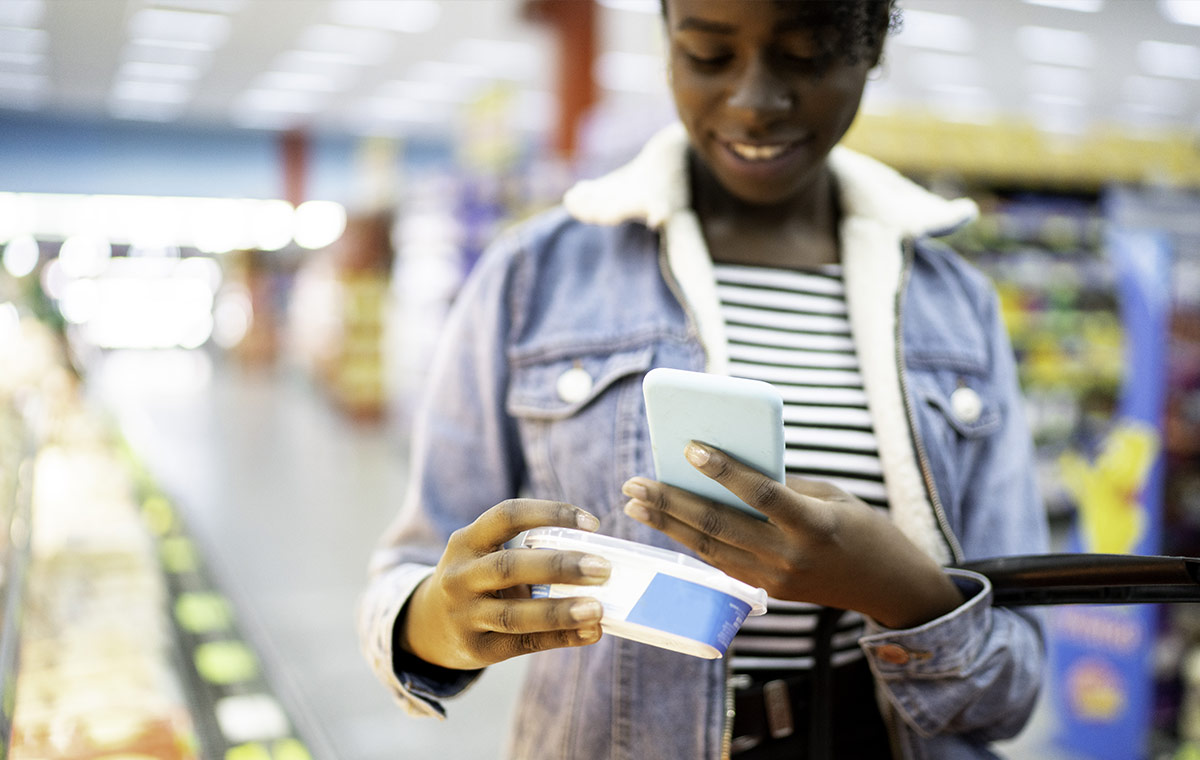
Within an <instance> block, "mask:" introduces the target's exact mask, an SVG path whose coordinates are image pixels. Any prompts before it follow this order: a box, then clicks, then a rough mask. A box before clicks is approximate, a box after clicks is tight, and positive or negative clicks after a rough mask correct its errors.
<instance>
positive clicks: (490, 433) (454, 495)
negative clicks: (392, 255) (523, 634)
mask: <svg viewBox="0 0 1200 760" xmlns="http://www.w3.org/2000/svg"><path fill="white" fill-rule="evenodd" d="M517 239H518V233H516V232H514V233H510V234H509V235H507V236H506V237H505V238H504V239H502V240H501V241H500V242H498V243H497V244H496V245H495V246H493V247H492V249H490V250H489V251H488V252H487V254H485V256H484V257H483V258H482V259H481V260H480V263H479V264H478V265H477V267H476V268H475V270H474V271H473V272H472V274H471V276H470V277H469V278H468V280H467V282H466V284H465V285H464V287H463V289H462V290H461V291H460V293H459V294H458V296H457V297H456V299H455V302H454V305H453V306H452V308H451V310H450V313H449V316H448V318H447V321H446V324H445V326H444V328H443V332H442V333H441V335H440V337H439V347H438V350H437V352H436V354H435V358H434V361H433V364H432V367H431V369H430V373H429V376H428V378H427V380H426V383H427V384H426V388H425V392H424V394H423V397H422V403H421V404H420V406H419V408H418V410H417V412H416V416H415V422H414V428H413V435H412V439H411V443H410V445H411V449H410V458H409V473H408V488H407V492H406V494H405V498H404V503H403V505H402V507H401V509H400V512H399V514H398V515H397V516H396V518H395V519H394V520H393V522H392V523H391V525H390V526H389V527H388V528H387V530H386V531H385V533H384V535H383V537H382V539H381V540H380V542H379V544H378V545H377V547H376V549H375V551H374V552H373V554H372V555H371V558H370V563H369V568H368V582H367V586H366V588H365V590H364V592H363V594H362V596H361V597H360V600H359V605H358V634H359V642H360V646H361V647H362V649H363V653H364V655H365V656H366V658H367V661H368V663H369V665H370V666H371V668H372V670H373V671H374V672H375V674H376V676H377V677H378V678H379V679H380V680H381V681H382V682H383V683H384V684H385V686H387V688H388V689H389V690H390V691H391V693H392V694H393V696H394V697H395V698H396V700H397V701H398V702H399V703H400V705H401V706H402V707H403V708H404V709H405V710H406V711H407V712H409V713H410V714H413V715H419V716H444V714H445V711H444V709H443V707H442V705H441V703H440V700H441V699H443V698H447V697H451V696H454V695H456V694H458V693H461V692H462V691H463V690H464V689H466V688H467V687H468V686H469V685H470V684H471V683H472V682H473V681H474V680H475V678H477V677H478V675H479V671H453V670H447V669H444V668H439V667H436V666H433V665H431V664H429V663H424V662H420V661H415V658H412V657H411V656H408V655H404V654H403V653H401V652H398V651H395V650H394V649H393V645H392V644H393V633H394V629H395V626H396V622H397V620H398V618H399V616H400V615H401V614H402V612H403V610H404V605H405V604H406V603H407V601H408V599H409V597H410V596H411V595H412V593H413V591H414V590H415V589H416V587H417V586H418V585H419V584H420V583H421V581H423V580H424V579H425V578H426V577H427V576H428V575H429V574H430V573H432V571H433V567H434V566H435V565H436V564H437V562H438V560H439V559H440V557H441V555H442V551H443V550H444V548H445V545H446V541H447V540H448V538H449V536H450V534H451V533H452V532H454V531H455V530H457V529H458V528H460V527H462V526H465V525H467V524H469V523H470V522H472V521H473V520H474V519H475V518H476V517H478V516H479V515H480V514H482V513H483V512H484V511H486V510H487V509H489V508H490V507H492V506H493V505H495V504H498V503H499V502H501V501H504V500H505V499H508V498H512V497H513V496H515V495H516V494H517V491H518V489H519V487H520V482H521V478H522V475H521V473H522V472H523V463H522V460H521V456H520V449H519V446H518V444H517V433H516V430H515V428H514V426H513V424H512V420H511V419H510V418H509V417H508V416H507V415H506V413H505V388H506V386H507V375H508V369H507V361H506V351H505V347H506V344H507V340H508V336H509V332H510V329H511V327H512V325H511V321H510V309H509V306H510V303H511V284H512V281H513V279H514V275H513V270H514V269H515V268H516V264H515V262H516V261H517V260H518V259H519V257H520V252H519V251H520V249H519V247H518V245H517ZM406 658H407V659H406Z"/></svg>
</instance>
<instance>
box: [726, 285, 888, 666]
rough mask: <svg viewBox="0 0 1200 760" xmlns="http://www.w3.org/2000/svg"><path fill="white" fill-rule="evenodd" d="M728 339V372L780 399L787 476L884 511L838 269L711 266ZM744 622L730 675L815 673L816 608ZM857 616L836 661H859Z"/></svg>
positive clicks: (795, 606)
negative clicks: (827, 486)
mask: <svg viewBox="0 0 1200 760" xmlns="http://www.w3.org/2000/svg"><path fill="white" fill-rule="evenodd" d="M714 271H715V274H716V280H717V294H718V297H719V298H720V301H721V309H722V313H723V316H724V320H725V332H726V336H727V339H728V351H729V374H731V375H734V376H736V377H748V378H752V379H755V380H765V381H767V382H769V383H771V384H772V385H774V386H775V387H776V388H778V389H779V391H780V393H781V394H782V395H783V401H784V408H783V419H784V440H785V442H786V444H787V449H786V453H785V458H784V464H785V466H786V469H787V471H788V473H789V474H794V475H800V476H802V477H807V478H815V479H821V480H825V481H828V482H830V483H833V484H834V485H836V486H838V487H839V488H841V489H842V490H844V491H846V492H848V493H850V494H853V495H854V496H857V497H858V498H860V499H862V500H863V501H865V502H866V503H867V504H870V505H873V506H876V507H882V508H886V506H887V497H886V494H885V492H884V488H883V470H882V468H881V466H880V463H879V448H878V445H877V443H876V441H875V433H874V430H873V428H872V424H871V417H870V414H869V413H868V411H867V399H866V393H865V391H864V389H863V382H862V376H861V374H860V373H859V366H858V358H857V355H856V354H855V351H854V341H853V339H852V337H851V334H850V323H849V320H848V317H847V313H846V295H845V289H844V287H843V283H842V271H841V267H840V266H838V265H830V266H826V267H821V268H819V269H815V270H805V271H796V270H791V269H774V268H768V267H752V266H741V265H733V264H715V265H714ZM768 607H769V610H770V611H769V612H768V613H767V614H766V615H763V616H761V617H752V618H747V619H746V622H745V624H744V625H743V626H742V629H741V630H740V631H739V632H738V634H737V636H736V637H735V638H734V640H733V645H732V647H731V650H730V651H731V656H732V666H733V669H734V670H735V671H739V672H744V671H753V670H791V669H797V670H807V669H809V668H811V667H812V665H813V659H812V651H813V640H812V632H813V629H814V627H815V625H816V620H817V614H816V613H817V610H818V609H819V608H818V607H817V606H816V605H812V604H806V603H801V602H784V601H778V600H775V599H771V601H770V603H769V604H768ZM862 632H863V620H862V616H861V615H859V614H857V613H853V612H851V613H847V614H846V615H845V616H843V617H842V619H841V621H840V622H839V625H838V628H837V632H836V633H835V634H834V637H833V645H834V646H833V649H834V654H833V662H834V664H835V665H841V664H844V663H847V662H852V661H854V660H857V659H859V658H861V657H862V651H861V650H860V649H859V648H858V638H859V637H860V636H861V635H862Z"/></svg>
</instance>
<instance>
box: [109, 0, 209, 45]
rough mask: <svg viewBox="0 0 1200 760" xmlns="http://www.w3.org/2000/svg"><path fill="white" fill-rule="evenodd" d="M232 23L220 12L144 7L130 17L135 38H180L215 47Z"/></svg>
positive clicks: (174, 40) (177, 40)
mask: <svg viewBox="0 0 1200 760" xmlns="http://www.w3.org/2000/svg"><path fill="white" fill-rule="evenodd" d="M232 26H233V24H232V22H231V21H230V19H229V17H228V16H224V15H221V14H218V13H202V12H198V11H184V10H173V9H168V8H143V9H142V10H140V11H138V12H137V13H135V14H133V17H132V18H130V20H129V36H130V37H131V38H132V39H134V40H155V41H161V42H178V43H185V44H188V45H192V46H195V47H198V48H203V49H209V50H212V49H216V48H218V47H220V46H221V44H222V43H223V42H225V39H226V38H227V37H228V36H229V32H230V29H231V28H232Z"/></svg>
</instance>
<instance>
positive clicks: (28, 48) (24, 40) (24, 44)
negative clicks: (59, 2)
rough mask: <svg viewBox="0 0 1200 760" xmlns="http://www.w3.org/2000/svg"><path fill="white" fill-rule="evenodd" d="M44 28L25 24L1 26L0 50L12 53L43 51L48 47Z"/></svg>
mask: <svg viewBox="0 0 1200 760" xmlns="http://www.w3.org/2000/svg"><path fill="white" fill-rule="evenodd" d="M46 41H47V34H46V32H45V30H44V29H29V28H26V27H23V26H0V50H5V51H8V52H10V53H26V54H28V53H41V52H42V51H44V50H45V49H46Z"/></svg>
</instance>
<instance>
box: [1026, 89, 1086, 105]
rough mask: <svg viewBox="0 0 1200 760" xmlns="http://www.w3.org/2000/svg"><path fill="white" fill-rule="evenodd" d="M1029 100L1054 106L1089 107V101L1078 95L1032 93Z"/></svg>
mask: <svg viewBox="0 0 1200 760" xmlns="http://www.w3.org/2000/svg"><path fill="white" fill-rule="evenodd" d="M1029 99H1030V100H1032V101H1034V102H1035V103H1045V104H1047V105H1052V106H1079V107H1083V106H1086V105H1087V101H1086V100H1084V99H1083V98H1081V97H1079V96H1078V95H1063V94H1059V93H1052V92H1034V93H1030V95H1029Z"/></svg>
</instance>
